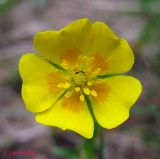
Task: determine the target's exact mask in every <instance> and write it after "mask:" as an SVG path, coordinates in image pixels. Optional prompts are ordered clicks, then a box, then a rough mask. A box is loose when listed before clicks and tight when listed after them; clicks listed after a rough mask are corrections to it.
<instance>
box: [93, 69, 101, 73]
mask: <svg viewBox="0 0 160 159" xmlns="http://www.w3.org/2000/svg"><path fill="white" fill-rule="evenodd" d="M100 71H101V68H96V69H95V70H94V71H93V74H99V72H100Z"/></svg>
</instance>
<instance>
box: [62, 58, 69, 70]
mask: <svg viewBox="0 0 160 159" xmlns="http://www.w3.org/2000/svg"><path fill="white" fill-rule="evenodd" d="M61 66H62V67H63V68H65V69H66V70H68V69H69V63H68V61H67V60H63V61H62V63H61Z"/></svg>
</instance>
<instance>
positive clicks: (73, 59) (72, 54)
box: [60, 48, 80, 66]
mask: <svg viewBox="0 0 160 159" xmlns="http://www.w3.org/2000/svg"><path fill="white" fill-rule="evenodd" d="M79 55H80V49H77V48H72V49H69V50H66V51H65V52H64V53H63V54H62V55H61V57H60V58H61V60H62V62H63V60H67V61H68V62H69V65H70V66H72V65H75V64H76V63H77V62H78V56H79Z"/></svg>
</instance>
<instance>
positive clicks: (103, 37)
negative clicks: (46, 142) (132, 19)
mask: <svg viewBox="0 0 160 159" xmlns="http://www.w3.org/2000/svg"><path fill="white" fill-rule="evenodd" d="M33 42H34V47H35V48H36V49H37V50H38V51H39V53H40V54H34V53H27V54H25V55H23V56H22V57H21V59H20V62H19V72H20V75H21V77H22V80H23V84H22V98H23V100H24V102H25V105H26V107H27V109H28V111H30V112H33V113H35V120H36V121H37V122H39V123H42V124H45V125H50V126H56V127H59V128H61V129H63V130H67V129H68V130H73V131H75V132H77V133H79V134H80V135H82V136H84V137H86V138H92V136H93V132H94V122H93V116H92V115H91V114H92V113H91V111H92V112H93V114H94V116H95V118H96V120H97V122H98V123H99V124H100V125H101V126H102V127H104V128H108V129H111V128H114V127H116V126H118V125H120V124H121V123H123V122H124V121H125V120H127V118H128V117H129V109H130V108H131V106H132V105H133V104H134V103H135V102H136V100H137V98H138V97H139V95H140V93H141V90H142V87H141V84H140V82H139V81H138V80H137V79H136V78H134V77H131V76H127V75H119V74H120V73H125V72H127V71H129V70H130V69H131V67H132V65H133V63H134V55H133V53H132V50H131V48H130V46H129V45H128V43H127V41H126V40H124V39H120V38H118V37H117V36H116V35H115V34H114V33H113V32H112V31H111V29H110V28H109V27H108V26H107V25H106V24H104V23H103V22H96V23H94V24H92V23H91V21H90V20H89V19H87V18H84V19H79V20H76V21H74V22H73V23H71V24H69V25H67V26H66V27H64V28H63V29H61V30H60V31H44V32H39V33H37V34H36V35H35V37H34V41H33Z"/></svg>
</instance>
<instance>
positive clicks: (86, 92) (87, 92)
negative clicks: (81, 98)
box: [83, 87, 90, 95]
mask: <svg viewBox="0 0 160 159" xmlns="http://www.w3.org/2000/svg"><path fill="white" fill-rule="evenodd" d="M83 92H84V94H86V95H89V94H90V90H89V88H87V87H85V88H83Z"/></svg>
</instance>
